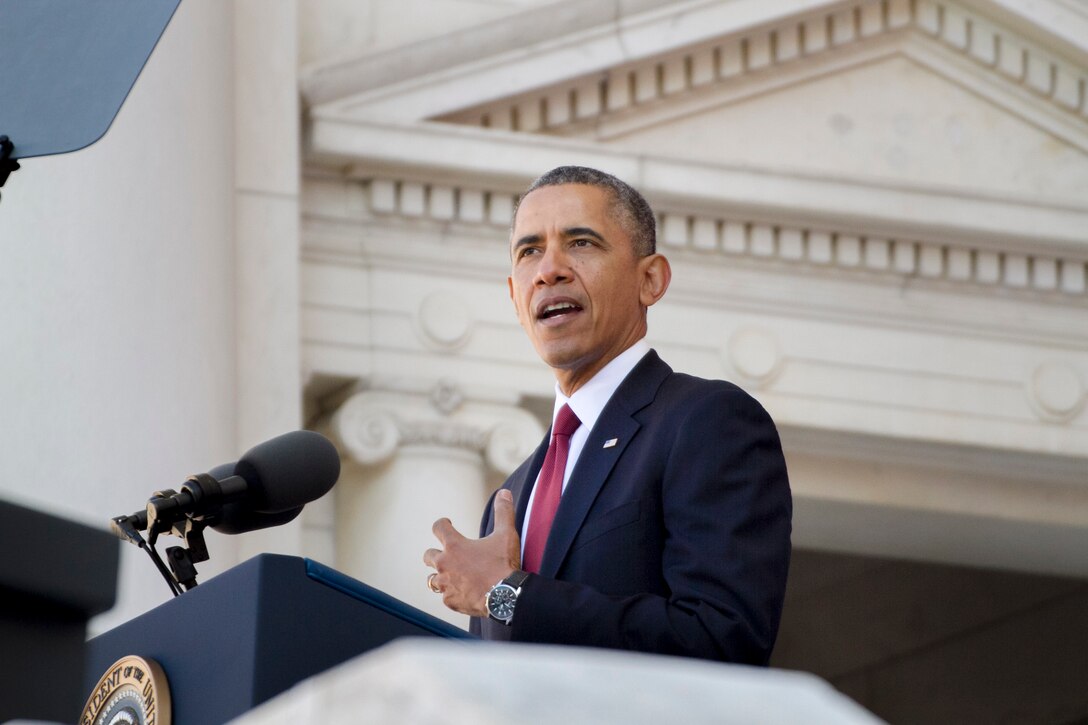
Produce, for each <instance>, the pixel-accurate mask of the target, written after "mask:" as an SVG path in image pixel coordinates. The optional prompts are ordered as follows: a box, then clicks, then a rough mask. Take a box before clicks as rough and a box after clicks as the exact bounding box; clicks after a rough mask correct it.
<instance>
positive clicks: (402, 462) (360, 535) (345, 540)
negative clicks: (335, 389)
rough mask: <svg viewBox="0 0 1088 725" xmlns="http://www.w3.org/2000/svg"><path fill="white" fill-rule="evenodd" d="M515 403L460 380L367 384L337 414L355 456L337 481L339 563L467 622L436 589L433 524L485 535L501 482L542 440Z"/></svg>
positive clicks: (341, 439) (343, 439)
mask: <svg viewBox="0 0 1088 725" xmlns="http://www.w3.org/2000/svg"><path fill="white" fill-rule="evenodd" d="M513 403H514V399H513V398H511V399H510V400H508V401H496V400H495V398H494V396H491V397H490V399H489V400H481V399H474V400H467V399H466V396H465V394H464V393H463V392H462V391H461V390H460V389H459V388H458V387H457V386H456V385H454V384H452V383H449V382H440V383H438V384H437V385H435V386H434V387H433V388H431V389H430V390H426V389H420V388H418V387H417V388H415V389H410V388H406V387H404V386H399V387H398V389H384V390H367V391H364V392H360V393H357V394H355V395H353V396H352V397H350V398H349V399H348V400H347V401H345V402H344V404H343V405H342V406H341V407H340V409H339V410H338V411H337V412H336V414H335V415H334V417H333V420H332V426H331V427H332V432H333V434H334V436H335V438H336V439H337V441H338V443H339V445H340V447H341V450H342V451H343V452H344V453H345V454H346V456H345V457H346V458H347V460H346V461H345V463H344V469H343V472H342V474H341V477H340V481H339V483H338V484H337V486H336V489H335V494H336V516H335V527H336V536H335V541H336V566H337V567H338V568H340V569H341V570H342V571H344V572H346V573H348V574H350V575H351V576H354V577H356V578H358V579H360V580H362V581H364V582H366V583H368V584H370V585H372V586H375V587H377V588H379V589H382V590H383V591H386V592H388V593H390V594H392V595H393V596H395V597H398V598H399V599H402V600H404V601H406V602H408V603H409V604H412V605H414V606H416V607H419V608H420V609H423V610H425V611H428V612H430V613H432V614H435V615H436V616H440V617H442V618H444V619H446V620H447V621H450V622H453V623H455V624H458V625H460V626H467V619H466V618H465V617H464V616H462V615H459V614H456V613H453V612H451V611H449V610H448V609H446V608H445V607H444V606H443V605H442V601H441V598H440V597H439V596H438V595H436V594H434V593H432V592H430V591H429V590H428V589H427V587H426V578H427V574H428V573H429V572H430V571H431V570H430V569H428V568H427V567H425V566H424V565H423V552H424V551H425V550H426V549H427V548H429V547H431V546H435V545H437V542H436V540H435V538H434V536H433V535H432V533H431V525H432V524H433V523H434V521H435V520H436V519H438V518H441V517H443V516H446V517H448V518H449V519H450V520H451V521H452V522H453V525H454V526H455V527H456V528H457V529H458V530H459V531H460V532H461V533H463V534H465V535H466V536H469V537H472V538H476V536H477V534H478V529H479V525H480V515H481V513H482V511H483V506H484V504H485V503H486V501H487V497H488V496H489V495H490V493H491V491H492V490H493V489H494V487H495V486H496V485H498V484H499V483H501V481H502V480H503V479H504V478H505V477H506V476H507V475H508V474H509V473H510V472H511V471H513V470H514V469H515V468H516V467H517V466H518V465H519V464H520V463H521V462H522V461H523V460H524V459H525V458H526V457H527V456H528V455H529V454H530V453H531V452H532V451H533V449H534V448H535V447H536V446H537V445H538V444H539V443H540V440H541V438H542V436H543V434H544V429H543V428H542V426H541V424H540V422H539V421H538V420H537V419H536V418H535V417H534V416H533V415H532V414H530V413H529V412H528V411H526V410H524V409H521V408H518V407H516V406H515V405H514V404H513Z"/></svg>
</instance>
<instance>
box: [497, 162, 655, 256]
mask: <svg viewBox="0 0 1088 725" xmlns="http://www.w3.org/2000/svg"><path fill="white" fill-rule="evenodd" d="M564 184H586V185H587V186H597V187H600V188H602V189H605V190H607V191H608V192H609V193H610V194H611V195H612V209H613V211H614V212H615V214H616V216H617V217H618V218H619V221H620V224H622V225H623V226H624V228H625V230H626V231H627V233H628V235H630V237H631V241H632V243H633V244H634V247H635V254H637V255H638V256H640V257H648V256H650V255H651V254H653V253H655V252H656V251H657V219H656V217H654V212H653V209H651V208H650V204H649V203H648V202H647V201H646V199H645V197H643V196H642V194H640V193H638V190H637V189H635V188H634V187H633V186H631V185H630V184H628V183H626V182H623V181H620V180H619V179H617V178H616V177H615V176H613V175H612V174H608V173H605V172H604V171H599V170H598V169H591V168H589V167H588V166H557V167H556V168H554V169H552V170H551V171H548V172H546V173H544V174H543V175H541V176H540V177H539V178H538V179H537V180H536V181H534V182H533V183H532V184H530V185H529V188H528V189H526V190H525V193H524V194H522V195H521V198H520V199H518V202H517V204H515V205H514V217H513V218H514V220H517V216H518V208H519V207H520V206H521V202H522V201H523V200H524V199H525V197H526V196H528V195H529V194H530V193H532V192H534V191H536V190H537V189H539V188H541V187H542V186H562V185H564Z"/></svg>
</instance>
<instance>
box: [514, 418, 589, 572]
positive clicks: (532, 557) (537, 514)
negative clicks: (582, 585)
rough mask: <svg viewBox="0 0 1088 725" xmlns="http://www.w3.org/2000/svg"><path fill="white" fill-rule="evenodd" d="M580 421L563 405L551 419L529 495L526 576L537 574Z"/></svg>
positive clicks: (523, 559)
mask: <svg viewBox="0 0 1088 725" xmlns="http://www.w3.org/2000/svg"><path fill="white" fill-rule="evenodd" d="M581 424H582V421H580V420H578V416H576V415H575V414H574V411H572V410H571V409H570V406H569V405H564V406H563V407H562V408H560V409H559V414H558V415H556V416H555V425H553V426H552V440H551V443H549V444H548V452H547V454H545V456H544V465H543V466H541V467H540V478H539V479H538V480H537V484H536V493H535V494H534V495H533V511H532V513H531V514H530V515H529V531H528V533H527V534H526V535H525V556H524V557H522V562H521V568H522V569H523V570H525V571H529V572H533V573H536V572H539V571H540V561H541V559H543V558H544V545H545V544H547V543H548V532H550V531H551V530H552V519H554V518H555V510H556V509H557V508H559V497H560V496H562V495H563V473H564V471H566V470H567V453H568V452H569V451H570V437H571V435H573V433H574V431H576V430H578V426H580V425H581Z"/></svg>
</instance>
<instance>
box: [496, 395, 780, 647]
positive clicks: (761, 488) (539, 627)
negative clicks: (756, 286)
mask: <svg viewBox="0 0 1088 725" xmlns="http://www.w3.org/2000/svg"><path fill="white" fill-rule="evenodd" d="M660 470H661V474H660V475H661V481H660V491H661V498H662V501H661V511H662V515H663V518H664V527H665V540H664V543H663V546H664V550H663V558H662V568H663V576H664V579H665V582H666V584H667V588H668V591H669V595H668V596H659V595H654V594H635V595H631V596H622V597H621V596H606V595H604V594H602V593H600V592H598V591H596V590H594V589H593V588H592V587H589V586H586V585H583V584H577V583H572V582H567V581H559V580H554V579H547V578H544V577H541V576H538V575H532V576H530V577H529V579H528V580H527V581H526V582H525V584H524V585H523V587H524V588H523V592H522V595H521V596H520V597H519V599H518V605H517V613H516V615H515V617H514V621H513V624H512V626H511V631H510V636H511V639H513V640H519V641H536V642H551V643H559V644H577V645H588V646H600V647H610V648H618V649H630V650H638V651H644V652H655V653H660V654H672V655H687V656H694V657H702V658H707V659H715V660H721V661H726V662H735V663H747V664H757V665H765V664H766V663H767V661H768V659H769V657H770V653H771V649H772V647H773V646H774V640H775V637H776V635H777V631H778V622H779V618H780V616H781V610H782V600H783V597H784V595H785V584H786V574H787V571H788V568H789V557H790V532H791V516H792V503H791V498H790V490H789V482H788V479H787V474H786V465H785V460H784V458H783V456H782V448H781V444H780V442H779V438H778V433H777V431H776V429H775V426H774V423H773V422H772V421H771V419H770V416H768V415H767V413H766V412H765V411H764V410H763V408H762V407H761V406H760V405H759V403H757V402H756V401H755V400H754V399H752V398H751V397H750V396H748V395H747V394H746V393H744V392H743V391H741V390H740V389H738V388H735V387H732V386H729V387H725V386H723V387H722V388H718V389H715V390H714V392H712V393H710V394H709V395H703V396H700V397H698V398H697V399H696V400H694V401H692V403H691V404H690V405H689V406H688V409H687V411H686V412H685V413H684V414H683V415H682V416H681V417H680V422H679V425H678V426H677V427H676V433H675V438H674V439H673V444H672V447H671V450H670V451H669V452H668V454H667V460H666V461H665V463H664V465H663V467H662V468H661V469H660ZM602 565H607V562H603V563H602Z"/></svg>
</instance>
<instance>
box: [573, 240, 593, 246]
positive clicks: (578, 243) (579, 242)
mask: <svg viewBox="0 0 1088 725" xmlns="http://www.w3.org/2000/svg"><path fill="white" fill-rule="evenodd" d="M571 244H572V245H573V246H575V247H589V246H591V245H592V244H593V242H592V241H591V240H589V239H575V240H574V241H573V242H571Z"/></svg>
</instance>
